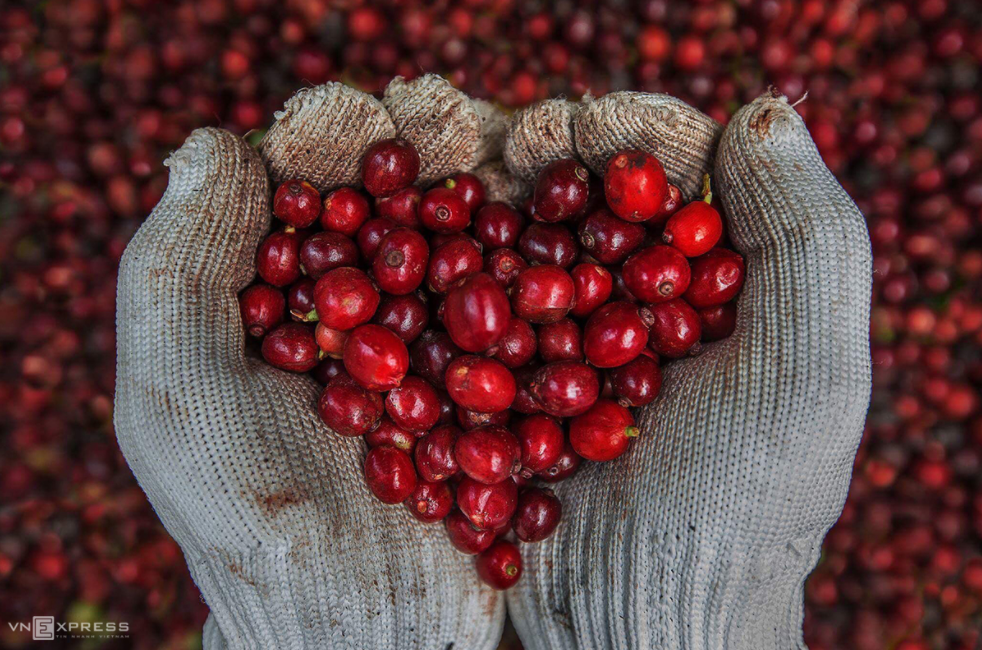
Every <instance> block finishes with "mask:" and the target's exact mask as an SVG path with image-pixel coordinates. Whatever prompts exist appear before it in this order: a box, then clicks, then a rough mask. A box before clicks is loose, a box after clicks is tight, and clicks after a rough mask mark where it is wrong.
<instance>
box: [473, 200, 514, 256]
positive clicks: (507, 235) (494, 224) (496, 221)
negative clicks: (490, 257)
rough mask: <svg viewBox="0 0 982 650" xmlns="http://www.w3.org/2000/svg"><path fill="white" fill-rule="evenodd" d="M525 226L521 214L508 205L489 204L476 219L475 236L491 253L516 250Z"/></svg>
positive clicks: (479, 212)
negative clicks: (509, 249) (499, 250)
mask: <svg viewBox="0 0 982 650" xmlns="http://www.w3.org/2000/svg"><path fill="white" fill-rule="evenodd" d="M524 225H525V219H524V218H523V217H522V215H521V213H520V212H519V211H518V210H516V209H514V208H512V207H511V206H510V205H508V204H507V203H501V202H494V203H488V204H487V205H486V206H484V207H483V208H481V209H480V210H479V211H478V213H477V216H476V217H475V218H474V236H475V237H477V241H479V242H481V244H483V245H484V248H485V249H486V250H489V251H492V250H496V249H498V248H514V247H515V246H516V245H517V244H518V238H519V237H520V236H521V234H522V227H523V226H524Z"/></svg>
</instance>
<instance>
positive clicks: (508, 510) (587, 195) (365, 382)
mask: <svg viewBox="0 0 982 650" xmlns="http://www.w3.org/2000/svg"><path fill="white" fill-rule="evenodd" d="M419 166H420V161H419V156H418V155H417V152H416V150H415V149H414V148H413V146H412V145H411V144H409V143H408V142H406V141H403V140H399V139H392V140H384V141H381V142H378V143H377V144H375V145H374V146H372V147H371V148H370V149H369V151H368V152H367V153H366V155H365V158H364V160H363V162H362V181H363V184H364V188H365V190H366V192H367V195H366V194H365V193H363V192H361V191H359V190H356V189H353V188H349V187H342V188H340V189H336V190H334V191H333V192H331V193H329V194H328V195H327V196H326V197H324V198H323V200H322V198H321V196H320V195H319V193H318V192H317V190H316V189H315V188H314V187H312V186H311V185H310V184H308V183H306V182H304V181H302V180H290V181H287V182H285V183H283V184H282V185H280V186H279V187H278V188H277V190H276V194H275V197H274V201H273V212H274V214H275V215H276V217H278V218H279V219H280V220H281V221H282V222H284V224H285V226H284V227H283V228H282V229H280V230H277V231H275V232H273V233H272V234H270V235H269V236H268V237H267V238H266V239H265V240H264V241H263V242H262V244H261V245H260V247H259V251H258V255H257V268H258V272H259V276H260V278H261V279H262V282H260V283H257V284H254V285H252V286H251V287H249V288H248V289H246V290H245V291H244V292H243V293H242V296H241V301H240V305H241V312H242V319H243V322H244V325H245V328H246V330H247V331H248V332H249V334H250V335H252V336H254V337H258V338H260V339H262V345H261V350H262V355H263V357H264V358H265V359H266V361H267V362H269V363H270V364H272V365H273V366H275V367H277V368H281V369H283V370H288V371H292V372H311V373H313V374H314V376H315V377H316V378H317V379H318V380H319V381H320V382H322V383H323V384H325V387H324V391H323V393H322V394H321V396H320V399H319V402H318V405H317V406H318V409H319V412H320V416H321V418H322V419H323V420H324V422H325V423H326V424H327V425H328V426H329V427H330V428H331V429H332V430H333V431H334V432H336V433H337V434H339V435H342V436H364V437H365V441H366V442H367V443H368V446H369V448H370V449H369V451H368V454H367V456H366V458H365V464H364V473H365V480H366V482H367V484H368V487H369V488H370V489H371V491H372V493H373V494H374V495H375V496H376V497H378V498H379V499H380V500H381V501H383V502H384V503H388V504H398V503H405V504H406V505H407V506H408V508H409V511H410V512H411V513H412V515H413V516H414V517H416V518H417V519H419V520H420V521H423V522H430V523H435V522H439V521H443V522H445V526H446V529H447V534H448V536H449V537H450V541H451V542H452V543H453V545H454V546H455V547H456V548H457V549H459V550H460V551H462V552H464V553H468V554H474V555H477V571H478V574H479V575H480V577H481V579H482V580H484V581H485V582H486V583H488V584H489V585H491V586H492V587H495V588H497V589H507V588H508V587H510V586H512V585H513V584H515V582H516V581H517V580H518V579H519V577H520V576H521V571H522V569H521V555H520V553H519V550H518V547H517V546H516V545H515V544H514V543H512V542H511V541H508V540H509V539H512V537H511V535H510V534H509V533H511V532H512V531H513V532H514V538H517V539H518V540H521V541H523V542H538V541H541V540H543V539H545V538H547V537H548V536H549V535H551V534H552V532H553V531H554V530H555V529H556V526H557V525H558V524H559V521H560V518H561V514H562V506H561V504H560V501H559V499H558V498H557V497H556V495H555V494H554V493H553V492H552V491H551V490H548V489H545V488H543V487H540V486H541V484H542V483H546V484H548V483H555V482H557V481H561V480H563V479H565V478H567V477H569V476H571V475H572V474H573V473H574V472H576V470H577V468H578V467H579V465H580V463H581V462H582V460H583V459H586V460H589V461H599V462H602V461H609V460H613V459H615V458H617V457H619V456H621V455H622V454H623V453H624V452H625V451H627V449H628V446H629V444H630V441H631V438H633V437H635V436H637V435H638V433H639V432H638V428H637V427H636V426H635V420H634V416H633V415H632V413H631V410H630V408H631V407H640V406H644V405H645V404H648V403H650V402H651V401H652V400H653V399H654V398H655V397H656V395H657V394H658V391H659V389H660V387H661V381H662V379H661V371H660V369H659V362H660V360H661V359H662V358H664V359H666V360H670V359H677V358H681V357H685V356H687V355H692V354H696V353H697V352H698V351H699V348H700V345H701V342H704V341H715V340H719V339H721V338H724V337H726V336H728V335H729V334H730V333H731V332H732V331H733V329H734V325H735V320H736V311H735V306H734V303H733V299H734V298H735V297H736V296H737V294H738V293H739V291H740V288H741V286H742V284H743V279H744V263H743V259H742V258H741V257H740V255H738V254H737V253H735V252H734V251H732V250H730V249H728V248H724V247H722V246H721V244H722V243H723V242H724V232H723V221H722V219H721V217H720V210H719V208H718V206H717V205H715V204H713V203H712V197H711V192H710V188H709V181H708V177H707V179H706V180H705V182H704V185H705V189H704V196H703V198H702V199H700V200H696V201H693V202H691V203H689V204H687V205H682V203H683V202H682V196H681V192H680V191H679V189H678V188H677V187H675V186H674V185H670V184H669V183H668V182H667V179H666V176H665V172H664V170H663V169H662V166H661V164H660V163H659V162H658V160H657V159H655V158H654V157H653V156H651V155H649V154H647V153H644V152H641V151H622V152H620V153H618V154H616V155H614V156H613V157H612V158H611V159H610V161H609V163H608V165H607V169H606V173H605V175H604V177H603V179H598V178H596V177H592V176H591V174H590V173H589V171H588V170H587V168H586V167H584V166H583V165H582V164H581V163H579V162H578V161H576V160H571V159H566V160H558V161H556V162H554V163H552V164H550V165H549V166H547V167H546V168H545V169H543V170H542V172H541V173H540V174H539V176H538V179H537V182H536V186H535V191H534V195H533V196H532V197H531V198H530V199H529V201H528V202H527V203H526V205H524V206H522V209H521V210H518V209H515V208H514V207H512V206H509V205H506V204H504V203H498V202H490V203H487V202H485V190H484V187H483V186H482V184H481V182H480V181H479V180H478V179H477V178H476V177H475V176H473V175H471V174H467V173H460V174H456V175H454V176H452V177H450V178H448V179H445V180H443V181H441V182H438V183H436V184H435V185H434V186H433V187H431V188H429V189H426V190H425V191H424V190H423V189H421V188H419V187H418V186H416V185H414V182H415V181H416V178H417V175H418V173H419ZM317 225H319V226H320V227H319V228H316V226H317Z"/></svg>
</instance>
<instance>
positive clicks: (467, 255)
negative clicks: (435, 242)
mask: <svg viewBox="0 0 982 650" xmlns="http://www.w3.org/2000/svg"><path fill="white" fill-rule="evenodd" d="M482 268H484V258H483V257H481V249H480V246H479V245H478V243H477V242H476V241H474V240H473V239H471V238H470V237H464V238H461V239H455V240H453V241H449V242H447V243H445V244H443V245H441V246H440V247H439V248H437V249H435V250H434V251H433V254H432V255H431V256H430V263H429V267H428V268H427V271H426V284H427V285H428V286H429V288H430V291H432V292H434V293H446V292H447V291H449V290H450V287H452V286H453V285H455V284H457V283H458V282H460V281H461V280H463V279H465V278H469V277H470V276H472V275H475V274H477V273H480V272H481V269H482Z"/></svg>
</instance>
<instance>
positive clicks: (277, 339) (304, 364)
mask: <svg viewBox="0 0 982 650" xmlns="http://www.w3.org/2000/svg"><path fill="white" fill-rule="evenodd" d="M317 352H318V348H317V342H316V341H315V340H314V330H313V328H312V327H310V326H308V325H301V324H300V323H284V324H282V325H280V326H278V327H277V328H276V329H274V330H273V331H272V332H270V333H269V334H267V335H266V338H264V339H263V346H262V353H263V358H264V359H266V362H267V363H268V364H269V365H271V366H274V367H276V368H279V369H280V370H289V371H290V372H307V371H308V370H313V368H314V366H316V365H317V362H318V361H320V358H319V357H318V356H317ZM509 374H510V373H509ZM514 397H515V395H514V394H512V398H514Z"/></svg>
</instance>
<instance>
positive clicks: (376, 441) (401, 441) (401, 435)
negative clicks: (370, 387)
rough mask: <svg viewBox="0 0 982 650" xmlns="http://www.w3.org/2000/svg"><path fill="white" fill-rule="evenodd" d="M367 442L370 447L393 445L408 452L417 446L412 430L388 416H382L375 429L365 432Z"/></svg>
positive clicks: (410, 452)
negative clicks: (401, 425) (397, 423)
mask: <svg viewBox="0 0 982 650" xmlns="http://www.w3.org/2000/svg"><path fill="white" fill-rule="evenodd" d="M362 390H364V389H362ZM365 442H367V443H368V446H369V447H380V446H382V445H391V446H393V447H395V448H396V449H401V450H402V451H404V452H406V453H407V454H412V453H413V449H415V448H416V436H415V435H413V433H412V431H406V430H405V429H403V428H402V427H399V426H397V425H396V423H395V422H393V421H392V419H391V418H389V417H387V416H383V417H382V420H381V421H380V422H379V425H378V427H377V428H376V429H375V430H374V431H369V432H368V433H366V434H365Z"/></svg>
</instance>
